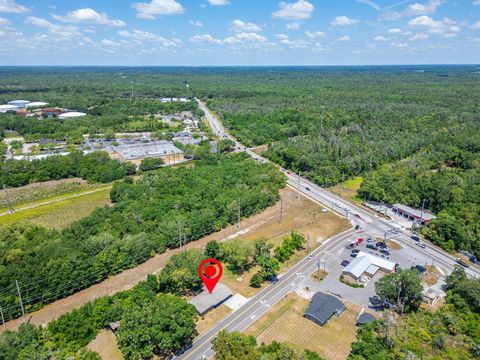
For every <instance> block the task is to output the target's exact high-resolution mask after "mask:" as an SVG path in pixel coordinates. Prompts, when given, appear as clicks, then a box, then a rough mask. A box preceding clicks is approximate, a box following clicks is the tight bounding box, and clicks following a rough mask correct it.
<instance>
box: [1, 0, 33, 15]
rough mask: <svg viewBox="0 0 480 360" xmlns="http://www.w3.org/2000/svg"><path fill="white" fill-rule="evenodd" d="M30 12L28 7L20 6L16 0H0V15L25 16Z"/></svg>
mask: <svg viewBox="0 0 480 360" xmlns="http://www.w3.org/2000/svg"><path fill="white" fill-rule="evenodd" d="M28 12H30V9H29V8H27V7H26V6H23V5H19V4H17V3H16V2H15V0H0V13H12V14H24V13H28Z"/></svg>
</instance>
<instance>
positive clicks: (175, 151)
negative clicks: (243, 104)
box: [114, 140, 183, 161]
mask: <svg viewBox="0 0 480 360" xmlns="http://www.w3.org/2000/svg"><path fill="white" fill-rule="evenodd" d="M119 142H120V140H119ZM120 143H121V145H120V146H116V147H115V148H114V151H115V153H117V154H118V157H119V159H120V160H122V161H127V160H136V159H143V158H147V157H159V158H166V157H169V156H174V155H181V154H183V151H182V150H180V149H179V148H177V147H176V146H175V145H174V144H173V143H172V142H170V141H166V140H160V141H150V142H145V143H144V142H142V141H134V140H132V141H131V142H128V140H124V141H123V142H120Z"/></svg>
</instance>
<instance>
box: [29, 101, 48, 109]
mask: <svg viewBox="0 0 480 360" xmlns="http://www.w3.org/2000/svg"><path fill="white" fill-rule="evenodd" d="M47 105H48V103H46V102H43V101H34V102H31V103H28V104H27V105H26V107H27V108H35V107H42V106H47Z"/></svg>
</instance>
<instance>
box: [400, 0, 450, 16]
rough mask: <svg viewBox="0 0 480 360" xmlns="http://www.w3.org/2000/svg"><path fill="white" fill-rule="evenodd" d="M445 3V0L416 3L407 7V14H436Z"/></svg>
mask: <svg viewBox="0 0 480 360" xmlns="http://www.w3.org/2000/svg"><path fill="white" fill-rule="evenodd" d="M443 3H444V0H429V1H428V2H427V3H426V4H420V3H415V4H412V5H410V6H409V7H408V8H407V11H406V14H407V15H408V16H419V15H429V14H435V13H436V12H437V8H438V7H439V6H440V5H442V4H443Z"/></svg>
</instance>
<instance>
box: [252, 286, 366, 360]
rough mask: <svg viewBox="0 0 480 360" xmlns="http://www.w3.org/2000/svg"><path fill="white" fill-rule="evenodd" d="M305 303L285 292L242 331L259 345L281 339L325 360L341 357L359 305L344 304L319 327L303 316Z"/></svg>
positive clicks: (351, 337)
mask: <svg viewBox="0 0 480 360" xmlns="http://www.w3.org/2000/svg"><path fill="white" fill-rule="evenodd" d="M308 304H309V301H308V300H305V299H303V298H301V297H299V296H298V295H296V294H289V295H288V296H287V297H286V298H285V299H283V300H282V301H281V302H280V303H278V304H276V305H275V306H274V307H272V309H271V310H270V311H269V312H268V313H267V315H266V316H264V317H262V318H261V319H260V320H258V321H257V322H255V323H254V324H253V325H252V326H251V327H249V328H248V329H247V331H246V334H248V335H253V336H255V337H256V339H257V342H258V343H259V344H261V343H265V344H270V343H271V342H272V341H285V342H288V343H290V344H292V345H294V346H296V347H298V348H300V349H310V350H312V351H315V352H317V353H318V354H319V355H320V356H322V357H324V358H325V359H327V360H340V359H341V360H343V359H345V358H346V357H347V356H348V354H349V353H350V347H351V344H352V342H354V341H355V338H356V330H357V328H356V326H355V324H356V321H357V316H358V314H359V312H360V307H359V306H358V305H353V304H346V307H347V308H346V310H345V311H344V312H343V313H342V314H341V315H340V316H339V317H335V316H334V317H332V318H331V319H330V321H329V322H328V323H327V324H326V325H325V326H323V327H322V326H319V325H317V324H315V323H314V322H312V321H310V320H307V319H305V318H304V317H303V313H304V311H305V309H306V308H307V307H308Z"/></svg>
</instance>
